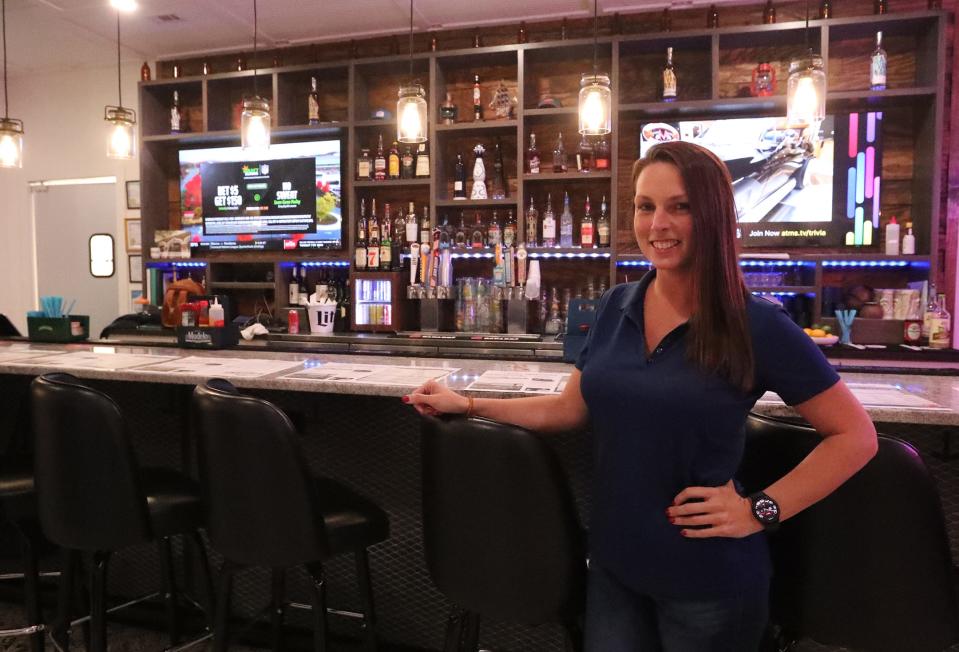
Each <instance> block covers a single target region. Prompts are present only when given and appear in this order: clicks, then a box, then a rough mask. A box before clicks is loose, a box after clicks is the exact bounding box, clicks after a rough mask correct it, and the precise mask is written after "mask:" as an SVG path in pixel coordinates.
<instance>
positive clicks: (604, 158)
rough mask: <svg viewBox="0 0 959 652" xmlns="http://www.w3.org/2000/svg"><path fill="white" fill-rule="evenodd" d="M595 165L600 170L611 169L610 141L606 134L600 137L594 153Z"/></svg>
mask: <svg viewBox="0 0 959 652" xmlns="http://www.w3.org/2000/svg"><path fill="white" fill-rule="evenodd" d="M593 167H595V168H596V169H597V170H600V171H604V172H605V171H607V170H609V142H608V141H607V140H606V136H600V137H599V143H597V144H596V147H595V149H594V153H593Z"/></svg>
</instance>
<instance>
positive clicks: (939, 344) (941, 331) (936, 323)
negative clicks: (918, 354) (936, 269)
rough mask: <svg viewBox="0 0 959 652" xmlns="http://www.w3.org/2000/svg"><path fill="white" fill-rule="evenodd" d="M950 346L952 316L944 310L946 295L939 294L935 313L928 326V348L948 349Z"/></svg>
mask: <svg viewBox="0 0 959 652" xmlns="http://www.w3.org/2000/svg"><path fill="white" fill-rule="evenodd" d="M951 346H952V315H950V314H949V311H948V310H947V309H946V295H945V294H940V295H939V299H938V301H937V302H936V313H935V316H934V317H933V319H932V322H931V324H930V326H929V348H932V349H948V348H950V347H951Z"/></svg>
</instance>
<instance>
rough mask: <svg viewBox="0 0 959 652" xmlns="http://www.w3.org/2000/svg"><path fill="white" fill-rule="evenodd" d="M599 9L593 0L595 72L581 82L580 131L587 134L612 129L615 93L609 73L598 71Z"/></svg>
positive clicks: (607, 131)
mask: <svg viewBox="0 0 959 652" xmlns="http://www.w3.org/2000/svg"><path fill="white" fill-rule="evenodd" d="M598 24H599V9H598V3H597V0H593V74H591V75H589V74H586V75H583V77H582V79H580V82H579V133H581V134H583V135H585V136H603V135H606V134H608V133H609V132H610V131H612V124H613V118H612V106H613V93H612V90H611V89H610V82H609V75H607V74H606V73H601V72H598V70H599V65H598V63H597V59H596V58H597V48H598V45H597V29H598Z"/></svg>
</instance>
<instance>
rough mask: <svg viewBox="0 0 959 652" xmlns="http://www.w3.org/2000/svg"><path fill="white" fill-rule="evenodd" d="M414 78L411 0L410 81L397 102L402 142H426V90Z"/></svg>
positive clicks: (397, 116) (397, 127)
mask: <svg viewBox="0 0 959 652" xmlns="http://www.w3.org/2000/svg"><path fill="white" fill-rule="evenodd" d="M412 79H413V0H410V80H411V81H410V82H409V83H408V84H406V85H405V86H400V92H399V100H397V102H396V139H397V140H399V141H400V142H401V143H425V142H426V132H427V121H428V118H427V113H426V90H425V89H424V88H423V86H422V84H420V83H419V82H418V81H412Z"/></svg>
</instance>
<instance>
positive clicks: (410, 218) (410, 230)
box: [403, 202, 419, 251]
mask: <svg viewBox="0 0 959 652" xmlns="http://www.w3.org/2000/svg"><path fill="white" fill-rule="evenodd" d="M403 226H404V229H403V230H404V232H405V234H406V245H405V247H404V249H405V250H406V251H409V250H410V245H411V244H413V243H414V242H416V241H417V240H416V230H417V229H418V228H419V223H418V222H417V221H416V207H415V206H414V204H413V202H410V210H409V211H407V213H406V222H405V224H404V225H403Z"/></svg>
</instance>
